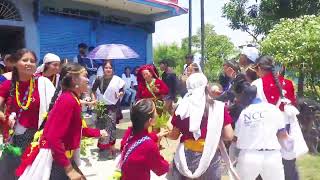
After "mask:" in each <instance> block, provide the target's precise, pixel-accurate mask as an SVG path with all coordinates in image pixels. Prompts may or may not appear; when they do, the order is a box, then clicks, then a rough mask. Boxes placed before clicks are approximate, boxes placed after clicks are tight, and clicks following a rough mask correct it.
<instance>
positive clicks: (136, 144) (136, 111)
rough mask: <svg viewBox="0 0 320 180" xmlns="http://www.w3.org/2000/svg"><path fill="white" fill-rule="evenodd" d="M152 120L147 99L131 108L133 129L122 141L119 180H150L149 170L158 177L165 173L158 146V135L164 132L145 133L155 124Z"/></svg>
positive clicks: (153, 110) (152, 108) (152, 106)
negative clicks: (120, 175) (120, 174)
mask: <svg viewBox="0 0 320 180" xmlns="http://www.w3.org/2000/svg"><path fill="white" fill-rule="evenodd" d="M155 117H156V107H155V104H154V103H153V101H152V100H150V99H142V100H140V101H138V102H137V103H136V104H135V105H134V106H133V107H132V109H131V112H130V119H131V122H132V128H129V129H128V130H127V131H126V133H125V135H124V137H123V138H122V141H121V152H122V153H121V159H120V162H119V168H120V169H121V172H122V177H121V180H133V179H139V180H149V179H150V170H151V171H153V172H154V173H155V174H156V175H158V176H161V175H163V174H165V173H166V172H168V170H169V164H168V162H167V161H166V160H165V159H164V158H163V157H162V156H161V154H160V152H159V148H158V146H157V141H158V136H162V134H165V133H160V134H158V136H157V135H156V134H154V133H148V127H149V126H150V125H152V124H154V123H155ZM129 149H133V150H129Z"/></svg>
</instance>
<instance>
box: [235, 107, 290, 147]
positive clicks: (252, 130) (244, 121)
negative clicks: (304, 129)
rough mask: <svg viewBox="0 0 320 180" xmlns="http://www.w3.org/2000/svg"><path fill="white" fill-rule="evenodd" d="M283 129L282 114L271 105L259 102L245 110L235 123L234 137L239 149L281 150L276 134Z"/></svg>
mask: <svg viewBox="0 0 320 180" xmlns="http://www.w3.org/2000/svg"><path fill="white" fill-rule="evenodd" d="M284 128H285V121H284V116H283V113H282V112H281V111H280V110H279V108H277V107H276V106H275V105H273V104H269V103H266V102H259V103H257V104H251V105H249V106H248V107H247V108H245V109H244V110H243V111H242V112H241V114H240V116H239V119H238V121H237V122H236V127H235V136H237V138H238V140H237V147H238V148H239V149H247V150H259V149H273V150H278V149H280V148H281V146H280V144H279V142H278V138H277V133H278V131H279V130H283V129H284Z"/></svg>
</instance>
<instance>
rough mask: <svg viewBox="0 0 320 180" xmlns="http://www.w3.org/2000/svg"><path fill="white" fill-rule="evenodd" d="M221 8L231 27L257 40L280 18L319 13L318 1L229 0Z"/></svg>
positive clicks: (319, 3)
mask: <svg viewBox="0 0 320 180" xmlns="http://www.w3.org/2000/svg"><path fill="white" fill-rule="evenodd" d="M222 10H223V17H226V18H227V19H228V20H229V21H230V24H229V26H230V27H231V28H232V29H235V30H241V31H244V32H247V33H248V34H250V35H251V36H252V37H253V38H254V39H255V40H256V41H258V37H259V36H260V35H266V34H268V32H269V30H270V29H271V28H272V27H273V26H274V25H275V24H277V23H279V21H280V19H281V18H296V17H300V16H302V15H314V14H318V13H320V1H319V0H261V2H260V4H258V3H256V4H249V0H230V1H229V2H228V3H226V4H225V5H224V7H223V9H222Z"/></svg>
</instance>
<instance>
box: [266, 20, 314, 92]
mask: <svg viewBox="0 0 320 180" xmlns="http://www.w3.org/2000/svg"><path fill="white" fill-rule="evenodd" d="M261 51H262V53H263V54H270V55H272V56H273V57H274V58H275V59H276V60H277V61H279V62H281V63H283V64H285V65H286V66H287V67H288V68H290V69H292V70H294V71H296V72H300V73H303V75H304V76H305V77H306V80H307V81H306V82H307V84H308V85H310V86H314V84H315V83H316V82H315V81H316V79H318V74H319V73H320V17H316V16H313V15H312V16H302V17H300V18H295V19H283V20H281V21H280V23H279V24H277V25H276V26H275V27H274V28H273V29H272V30H271V31H270V33H269V34H268V35H267V37H266V38H265V39H264V40H263V41H262V42H261ZM300 75H301V74H300ZM313 88H314V89H315V87H313Z"/></svg>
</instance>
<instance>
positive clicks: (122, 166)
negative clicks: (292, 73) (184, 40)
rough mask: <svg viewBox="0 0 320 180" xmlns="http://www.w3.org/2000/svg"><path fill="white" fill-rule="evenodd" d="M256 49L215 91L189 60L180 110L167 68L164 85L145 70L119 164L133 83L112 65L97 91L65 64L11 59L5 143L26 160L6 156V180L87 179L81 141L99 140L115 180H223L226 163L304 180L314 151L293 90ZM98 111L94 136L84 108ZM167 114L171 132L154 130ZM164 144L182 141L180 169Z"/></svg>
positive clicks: (0, 92)
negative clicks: (119, 129)
mask: <svg viewBox="0 0 320 180" xmlns="http://www.w3.org/2000/svg"><path fill="white" fill-rule="evenodd" d="M250 48H251V47H248V49H244V51H243V52H242V53H241V55H240V60H239V63H238V62H237V61H235V60H230V61H226V62H225V63H224V65H223V75H222V76H221V78H220V84H219V83H211V82H208V80H207V78H206V76H205V75H204V74H203V73H202V71H201V67H200V66H199V64H197V63H192V61H191V60H190V57H191V56H187V63H186V66H185V72H184V74H183V75H182V76H183V78H180V79H179V80H178V78H177V79H176V80H177V81H180V82H179V83H176V84H179V85H183V87H182V88H181V87H179V88H178V89H179V90H181V92H182V94H181V99H180V100H179V101H178V102H177V104H176V105H174V104H175V103H174V101H175V97H174V96H175V93H174V92H173V91H172V88H174V85H170V84H168V83H166V80H168V79H166V77H168V74H170V75H169V77H170V78H173V79H174V77H175V76H174V75H172V73H171V72H170V71H169V70H168V67H167V66H168V64H167V62H166V61H163V62H162V63H161V64H162V67H161V70H163V71H164V73H165V76H164V75H162V79H161V78H160V76H159V73H158V71H157V69H156V67H155V66H154V65H143V66H141V67H139V69H138V70H137V97H136V100H135V101H136V102H134V104H133V105H132V106H131V109H130V120H131V122H132V125H131V126H130V127H129V128H128V129H127V131H126V132H125V134H124V136H123V138H122V141H121V147H120V154H119V155H118V156H117V151H116V148H115V142H116V124H117V121H118V120H119V119H121V111H119V107H120V106H119V103H120V101H121V99H122V97H123V96H124V94H125V88H126V82H125V81H124V80H123V79H122V78H120V77H118V76H116V75H115V74H114V72H113V63H112V61H111V60H105V61H104V64H103V66H102V68H103V75H102V76H101V77H97V78H96V79H95V81H94V83H93V86H92V88H91V89H89V88H88V87H89V79H88V73H87V70H86V67H83V66H81V65H79V64H76V63H61V62H60V58H59V57H58V56H57V55H55V54H51V53H49V54H47V55H45V57H44V61H43V62H44V63H43V65H42V66H40V67H38V68H36V64H37V57H36V55H35V53H33V52H32V51H30V50H27V49H21V50H18V51H17V52H16V53H14V54H12V55H10V56H8V57H7V58H6V59H5V61H6V62H7V64H8V71H10V72H7V73H5V74H3V75H1V76H0V79H1V85H0V105H1V107H2V110H3V111H1V112H0V119H1V123H2V126H3V129H2V132H3V134H4V142H5V143H6V144H11V145H13V146H14V147H18V148H21V150H22V152H23V154H22V156H17V155H15V154H14V153H3V155H2V157H3V158H2V159H1V160H0V177H1V178H4V179H6V180H11V179H21V180H29V179H36V180H48V179H50V180H63V179H71V180H81V179H85V176H84V175H83V173H82V172H81V170H80V169H79V166H80V163H81V161H80V143H81V138H82V137H96V138H99V140H98V145H97V146H98V148H99V149H100V150H101V151H105V150H108V151H110V154H111V155H113V156H114V157H116V156H117V158H116V169H117V171H116V172H117V173H115V175H114V176H113V177H112V178H113V179H121V180H147V179H150V178H151V171H153V172H154V173H155V174H156V175H158V176H161V175H164V174H167V175H166V178H167V179H172V180H184V179H198V180H206V179H208V180H209V179H210V180H219V179H221V177H222V172H223V170H222V161H224V162H226V164H227V169H228V170H229V172H230V173H229V174H230V176H233V178H235V179H241V180H254V179H256V178H262V179H264V180H284V179H285V180H297V179H299V176H298V172H297V169H296V165H295V160H296V158H297V157H298V156H300V155H301V154H304V153H306V152H307V151H308V149H307V148H306V145H305V142H304V140H303V137H302V134H301V130H300V127H299V124H298V122H297V119H296V115H297V114H298V111H297V110H296V108H295V107H294V106H295V103H296V99H295V93H294V86H293V83H292V81H290V80H288V79H285V78H284V76H283V74H282V72H283V71H277V68H276V64H275V61H274V59H273V58H272V57H269V56H258V53H257V52H256V51H255V50H252V49H250ZM282 70H283V69H282ZM163 77H165V78H163ZM167 82H172V81H171V80H169V81H167ZM183 88H184V90H183ZM176 90H177V89H176ZM88 94H89V95H88ZM98 102H99V103H98ZM97 104H99V106H100V107H99V108H100V109H102V111H103V113H101V114H100V116H98V117H97V120H96V128H90V127H88V126H87V125H86V123H85V121H84V120H83V117H82V108H81V107H82V106H89V107H94V106H97ZM164 113H168V114H170V115H171V118H170V120H169V122H168V124H170V126H169V127H170V128H155V124H156V123H157V119H158V118H157V117H159V116H162V115H163V114H164ZM10 129H11V130H10ZM163 138H169V139H172V140H178V139H179V142H180V143H179V145H178V147H177V149H176V152H175V154H174V159H173V161H172V163H169V162H167V161H166V160H165V159H164V158H163V156H162V155H161V153H160V143H159V142H160V141H161V139H163ZM226 147H227V149H228V150H227V149H226ZM228 154H229V155H228ZM170 164H171V165H170ZM234 166H235V167H236V168H235V169H234ZM106 178H107V177H106Z"/></svg>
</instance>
